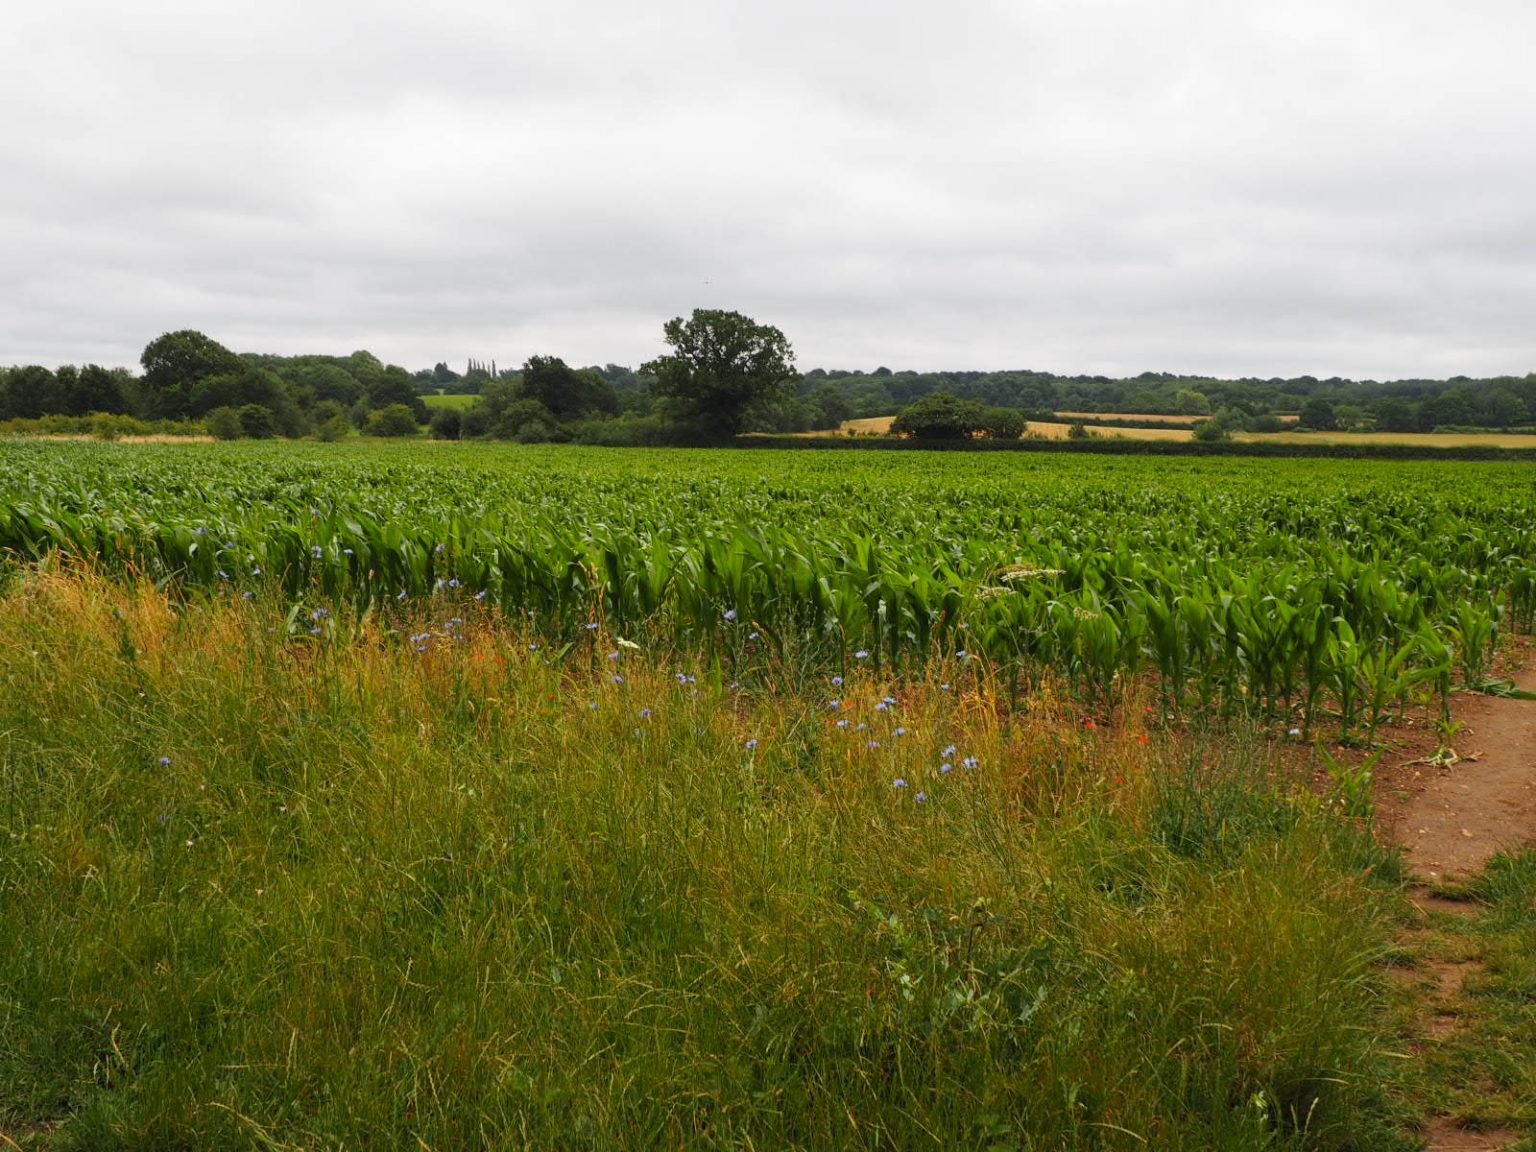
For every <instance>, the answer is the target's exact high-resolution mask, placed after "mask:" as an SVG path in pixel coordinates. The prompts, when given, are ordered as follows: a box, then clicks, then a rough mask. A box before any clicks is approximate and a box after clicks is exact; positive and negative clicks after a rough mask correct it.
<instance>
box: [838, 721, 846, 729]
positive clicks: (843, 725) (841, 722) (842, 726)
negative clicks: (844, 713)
mask: <svg viewBox="0 0 1536 1152" xmlns="http://www.w3.org/2000/svg"><path fill="white" fill-rule="evenodd" d="M837 726H838V727H839V728H846V727H848V721H846V720H839V721H838V722H837Z"/></svg>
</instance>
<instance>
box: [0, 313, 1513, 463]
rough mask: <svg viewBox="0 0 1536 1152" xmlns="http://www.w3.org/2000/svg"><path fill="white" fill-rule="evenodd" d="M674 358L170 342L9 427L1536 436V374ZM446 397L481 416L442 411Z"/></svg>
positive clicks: (44, 383) (700, 438)
mask: <svg viewBox="0 0 1536 1152" xmlns="http://www.w3.org/2000/svg"><path fill="white" fill-rule="evenodd" d="M663 337H664V339H665V341H666V343H667V345H668V347H669V349H670V351H669V352H668V353H667V354H666V355H663V356H660V357H658V358H657V359H655V360H652V361H649V362H647V363H645V364H642V365H640V366H639V368H638V369H632V368H629V367H626V366H622V365H617V364H607V365H603V366H601V367H599V366H591V367H573V366H571V365H569V364H567V363H566V362H565V361H564V360H563V359H561V358H560V357H558V356H553V355H534V356H530V357H528V358H527V359H526V360H525V361H524V362H523V363H522V364H521V365H520V366H518V367H515V368H501V367H498V365H497V364H496V362H495V361H482V360H475V359H470V360H469V361H468V362H467V363H466V367H465V370H464V371H463V372H462V373H460V372H457V371H455V370H453V369H451V368H449V366H448V365H447V363H446V362H439V363H438V364H436V365H434V366H433V367H432V368H430V369H420V370H417V371H415V372H411V371H408V370H406V369H405V368H402V367H400V366H398V365H393V364H385V363H383V362H382V361H380V360H379V358H378V357H376V356H374V355H373V354H372V353H370V352H366V351H359V352H353V353H352V354H350V355H347V356H325V355H309V356H275V355H267V354H252V353H244V354H239V353H235V352H233V351H231V350H230V349H228V348H226V347H225V346H224V345H222V344H220V343H218V342H217V341H216V340H213V339H212V338H210V337H209V336H207V335H205V334H203V333H201V332H197V331H193V330H183V331H178V332H168V333H165V334H164V335H162V336H159V337H157V338H156V339H154V340H152V341H150V343H149V344H148V345H147V346H146V347H145V349H144V351H143V354H142V356H141V357H140V369H141V370H140V371H139V372H138V373H135V372H132V371H129V370H127V369H124V368H104V367H102V366H100V365H96V364H88V365H85V366H83V367H77V366H74V365H64V366H62V367H59V368H55V369H49V368H46V367H43V366H40V365H25V366H20V367H14V368H0V420H4V421H15V420H45V419H48V418H53V417H60V418H84V417H90V416H103V415H105V416H110V417H115V418H119V419H122V420H132V421H141V422H160V423H161V424H162V425H165V424H169V425H177V426H181V427H187V426H189V425H196V426H198V427H199V428H202V429H204V430H206V431H208V432H211V433H212V434H214V435H215V436H218V437H221V438H237V437H254V438H263V437H272V436H287V437H300V436H316V437H319V438H321V439H339V438H341V437H343V436H347V435H350V434H352V433H353V431H354V430H356V431H362V432H364V433H368V434H372V435H381V436H402V435H416V434H419V433H420V432H421V431H422V430H423V428H424V427H426V428H427V429H429V430H430V433H431V434H432V435H434V436H437V437H439V438H444V439H512V440H519V441H523V442H534V441H562V440H573V441H578V442H583V443H596V444H666V443H718V442H722V441H725V440H729V439H730V438H731V437H733V436H735V435H737V434H739V433H741V432H748V431H752V432H803V431H812V430H818V429H830V428H836V427H838V426H839V425H840V424H842V423H843V422H844V421H846V420H849V419H852V418H855V417H860V416H886V415H899V416H900V418H901V419H900V421H899V422H898V424H897V426H896V430H897V431H898V432H906V433H909V434H913V435H919V436H949V435H958V436H971V435H988V436H1003V437H1008V436H1010V435H1011V436H1017V435H1018V432H1017V431H1013V429H1014V428H1015V427H1016V426H1017V427H1022V423H1023V421H1024V420H1025V419H1027V418H1036V419H1038V418H1046V417H1049V416H1051V415H1052V414H1054V413H1060V412H1078V413H1087V414H1089V417H1088V419H1089V421H1090V422H1091V419H1092V415H1093V414H1096V413H1099V414H1115V413H1136V414H1143V415H1193V416H1199V417H1202V418H1203V419H1202V421H1201V423H1200V424H1199V425H1198V426H1197V430H1198V431H1199V433H1200V434H1201V435H1202V436H1204V437H1207V438H1212V439H1215V438H1220V437H1221V436H1223V435H1226V434H1228V433H1229V432H1231V431H1236V430H1244V429H1245V430H1250V431H1266V430H1276V429H1278V428H1279V427H1281V426H1282V422H1281V417H1282V415H1283V416H1286V417H1288V418H1298V417H1299V423H1300V424H1301V426H1303V427H1311V428H1318V429H1335V428H1340V429H1359V430H1379V431H1393V432H1407V431H1433V430H1435V429H1437V428H1495V429H1518V428H1530V429H1532V430H1536V373H1531V374H1528V375H1526V376H1523V377H1520V376H1499V377H1492V378H1484V379H1472V378H1469V377H1464V376H1458V377H1453V378H1451V379H1449V380H1428V379H1411V380H1396V381H1388V382H1380V381H1373V380H1364V381H1356V380H1345V379H1341V378H1338V377H1332V378H1328V379H1318V378H1316V377H1312V376H1300V377H1293V378H1288V379H1281V378H1271V379H1259V378H1243V379H1235V380H1228V379H1218V378H1214V377H1203V376H1189V375H1180V374H1175V373H1166V372H1144V373H1142V374H1141V375H1139V376H1135V377H1126V378H1113V377H1106V376H1063V375H1057V374H1053V373H1048V372H1037V371H1029V370H1018V371H1001V372H970V371H966V372H904V371H892V370H891V369H889V368H884V367H881V368H877V369H875V370H874V371H873V372H868V373H866V372H863V371H847V370H828V369H821V368H817V369H813V370H811V371H809V372H805V373H800V372H798V371H797V370H796V369H795V367H794V354H793V350H792V348H791V346H790V344H789V341H788V340H787V339H785V337H784V335H783V333H782V332H780V331H779V330H778V329H777V328H774V327H772V326H770V325H764V324H759V323H757V322H756V321H754V320H752V319H751V318H750V317H747V316H743V315H741V314H740V313H736V312H726V311H717V310H707V309H700V310H696V311H694V312H693V314H692V315H691V316H690V317H687V318H684V317H677V318H675V319H673V320H671V321H668V322H667V323H666V324H665V325H664V326H663ZM435 393H446V394H448V395H457V396H460V397H464V398H465V399H466V400H467V404H464V405H462V406H456V407H442V406H441V404H442V401H435V402H434V404H435V406H434V407H433V408H431V409H429V407H428V405H427V403H426V401H425V400H424V397H425V396H429V395H431V394H435Z"/></svg>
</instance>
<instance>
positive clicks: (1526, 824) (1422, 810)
mask: <svg viewBox="0 0 1536 1152" xmlns="http://www.w3.org/2000/svg"><path fill="white" fill-rule="evenodd" d="M1513 679H1514V681H1515V685H1516V687H1518V688H1522V689H1525V690H1526V691H1536V667H1533V665H1532V662H1531V661H1530V660H1529V659H1527V661H1526V666H1525V670H1524V671H1520V672H1516V673H1514V674H1513ZM1453 714H1454V717H1455V719H1456V720H1458V721H1459V722H1460V724H1461V727H1460V728H1459V729H1458V730H1457V732H1456V733H1455V735H1454V736H1453V737H1452V738H1451V740H1450V743H1451V744H1453V745H1454V746H1455V749H1456V750H1457V752H1456V756H1455V758H1454V759H1452V758H1451V757H1446V756H1435V755H1433V753H1434V752H1435V748H1434V742H1433V741H1429V742H1426V739H1420V740H1418V741H1414V742H1410V744H1412V745H1416V746H1414V747H1409V748H1406V749H1404V750H1402V751H1399V752H1398V754H1397V755H1396V756H1395V757H1394V758H1393V759H1391V760H1389V761H1388V762H1387V763H1386V764H1385V765H1384V766H1383V769H1382V771H1381V772H1380V773H1379V775H1378V782H1377V800H1378V803H1377V810H1378V813H1379V814H1380V816H1381V827H1382V829H1383V831H1384V833H1385V834H1386V835H1387V837H1388V838H1389V839H1390V840H1392V841H1393V842H1394V843H1396V844H1398V845H1400V846H1401V847H1402V849H1403V853H1404V857H1405V859H1406V861H1407V863H1408V865H1409V867H1410V868H1411V869H1412V870H1413V872H1414V873H1415V874H1416V875H1417V876H1418V877H1419V878H1421V879H1422V880H1423V881H1425V883H1423V884H1420V885H1418V886H1416V887H1414V888H1413V889H1412V890H1411V893H1410V895H1411V898H1412V899H1413V902H1414V903H1415V904H1416V905H1417V906H1418V908H1419V910H1420V911H1421V912H1422V913H1423V914H1424V918H1425V922H1426V923H1428V922H1429V921H1430V920H1431V918H1432V915H1433V914H1436V913H1438V914H1441V915H1453V916H1471V915H1474V914H1475V912H1476V908H1475V906H1474V905H1472V904H1470V903H1468V902H1467V901H1464V900H1452V899H1448V898H1447V897H1446V896H1444V895H1441V894H1438V893H1437V892H1436V891H1435V889H1436V887H1438V886H1441V885H1451V886H1452V887H1453V890H1454V885H1455V884H1456V883H1457V882H1458V881H1461V880H1464V879H1467V878H1469V877H1470V876H1472V875H1473V874H1475V873H1476V872H1478V871H1479V870H1480V869H1481V868H1482V867H1483V866H1484V865H1485V864H1486V863H1487V862H1488V860H1489V858H1490V857H1492V856H1493V855H1494V853H1496V852H1498V851H1500V850H1501V849H1510V850H1514V849H1519V848H1521V847H1524V846H1526V845H1529V844H1532V843H1536V701H1533V700H1519V699H1511V698H1502V697H1495V696H1475V695H1466V696H1462V697H1459V698H1458V699H1457V701H1456V704H1455V707H1454V710H1453ZM1424 735H1425V737H1426V738H1427V733H1426V734H1424ZM1482 968H1483V965H1482V963H1481V962H1480V961H1477V960H1472V961H1460V962H1455V963H1446V962H1443V961H1433V960H1432V961H1430V962H1429V963H1428V964H1427V965H1426V968H1425V969H1424V970H1425V971H1426V972H1427V974H1428V975H1430V976H1431V977H1433V980H1434V987H1433V989H1428V990H1427V994H1426V995H1425V996H1424V1000H1423V1011H1422V1020H1421V1026H1422V1029H1423V1033H1424V1035H1425V1036H1427V1037H1429V1038H1430V1039H1431V1040H1433V1039H1435V1038H1437V1037H1441V1036H1444V1035H1446V1034H1447V1033H1449V1032H1451V1031H1454V1030H1455V1029H1456V1028H1458V1027H1459V1026H1460V1019H1459V1017H1460V1015H1461V1010H1460V1008H1459V1007H1458V1002H1459V1001H1460V1000H1461V999H1462V997H1463V996H1464V990H1463V984H1464V983H1466V982H1467V981H1468V980H1469V979H1471V980H1475V979H1476V978H1477V976H1478V974H1479V973H1480V972H1481V970H1482ZM1423 1138H1424V1141H1425V1148H1426V1150H1427V1152H1501V1150H1503V1149H1506V1148H1510V1147H1512V1146H1513V1145H1514V1144H1516V1143H1518V1142H1519V1141H1520V1139H1521V1137H1520V1135H1519V1134H1518V1133H1515V1132H1510V1131H1505V1130H1493V1131H1473V1130H1469V1129H1466V1128H1463V1127H1460V1126H1458V1125H1457V1124H1456V1122H1455V1121H1454V1120H1453V1119H1452V1118H1451V1117H1448V1116H1432V1117H1430V1118H1429V1119H1428V1120H1427V1121H1426V1122H1425V1126H1424V1129H1423Z"/></svg>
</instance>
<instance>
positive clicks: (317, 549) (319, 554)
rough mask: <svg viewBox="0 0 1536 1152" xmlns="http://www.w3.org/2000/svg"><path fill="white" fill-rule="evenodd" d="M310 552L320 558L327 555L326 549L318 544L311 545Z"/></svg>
mask: <svg viewBox="0 0 1536 1152" xmlns="http://www.w3.org/2000/svg"><path fill="white" fill-rule="evenodd" d="M309 554H310V555H311V556H313V557H314V558H315V559H316V560H318V559H320V557H322V556H324V555H325V549H323V548H321V547H320V545H318V544H311V545H310V546H309Z"/></svg>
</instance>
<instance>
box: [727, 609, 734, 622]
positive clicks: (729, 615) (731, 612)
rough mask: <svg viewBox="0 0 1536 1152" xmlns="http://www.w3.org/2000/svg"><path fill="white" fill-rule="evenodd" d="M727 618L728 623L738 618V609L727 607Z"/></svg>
mask: <svg viewBox="0 0 1536 1152" xmlns="http://www.w3.org/2000/svg"><path fill="white" fill-rule="evenodd" d="M725 619H726V621H727V623H729V622H732V621H734V620H735V619H736V609H734V608H727V609H726V610H725Z"/></svg>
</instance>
